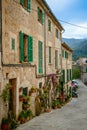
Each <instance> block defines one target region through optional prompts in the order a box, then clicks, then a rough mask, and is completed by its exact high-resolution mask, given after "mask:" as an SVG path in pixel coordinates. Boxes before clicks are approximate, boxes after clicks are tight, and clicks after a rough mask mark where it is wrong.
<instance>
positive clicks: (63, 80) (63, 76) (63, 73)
mask: <svg viewBox="0 0 87 130" xmlns="http://www.w3.org/2000/svg"><path fill="white" fill-rule="evenodd" d="M62 82H63V83H65V70H62Z"/></svg>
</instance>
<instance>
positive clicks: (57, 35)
mask: <svg viewBox="0 0 87 130" xmlns="http://www.w3.org/2000/svg"><path fill="white" fill-rule="evenodd" d="M56 37H57V38H58V29H56Z"/></svg>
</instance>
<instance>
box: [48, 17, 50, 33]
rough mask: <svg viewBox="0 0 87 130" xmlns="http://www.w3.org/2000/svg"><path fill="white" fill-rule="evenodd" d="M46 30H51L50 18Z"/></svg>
mask: <svg viewBox="0 0 87 130" xmlns="http://www.w3.org/2000/svg"><path fill="white" fill-rule="evenodd" d="M48 31H50V32H51V21H50V20H48Z"/></svg>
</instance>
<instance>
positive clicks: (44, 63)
mask: <svg viewBox="0 0 87 130" xmlns="http://www.w3.org/2000/svg"><path fill="white" fill-rule="evenodd" d="M44 76H45V82H46V13H45V12H44Z"/></svg>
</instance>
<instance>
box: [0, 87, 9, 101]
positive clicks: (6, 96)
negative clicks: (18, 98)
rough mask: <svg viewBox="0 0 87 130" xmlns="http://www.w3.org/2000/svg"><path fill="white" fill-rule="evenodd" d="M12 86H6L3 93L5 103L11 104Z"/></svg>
mask: <svg viewBox="0 0 87 130" xmlns="http://www.w3.org/2000/svg"><path fill="white" fill-rule="evenodd" d="M10 87H11V86H10V84H6V86H5V88H4V89H3V91H2V94H1V97H2V99H3V101H4V102H9V100H10Z"/></svg>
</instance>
